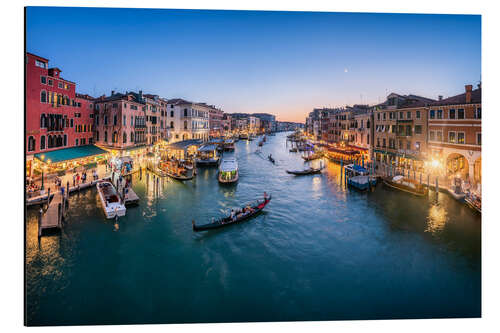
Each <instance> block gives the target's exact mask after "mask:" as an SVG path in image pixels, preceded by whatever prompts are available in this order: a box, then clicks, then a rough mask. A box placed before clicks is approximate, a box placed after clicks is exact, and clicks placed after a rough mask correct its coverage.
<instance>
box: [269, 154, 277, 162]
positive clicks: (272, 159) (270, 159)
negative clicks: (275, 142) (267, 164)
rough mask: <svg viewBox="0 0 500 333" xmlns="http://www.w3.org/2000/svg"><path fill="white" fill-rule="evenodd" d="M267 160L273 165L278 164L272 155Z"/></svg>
mask: <svg viewBox="0 0 500 333" xmlns="http://www.w3.org/2000/svg"><path fill="white" fill-rule="evenodd" d="M267 158H268V159H269V161H271V163H272V164H274V163H276V161H275V160H274V158H273V156H272V155H269V156H267Z"/></svg>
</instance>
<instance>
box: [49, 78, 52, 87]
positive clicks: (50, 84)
mask: <svg viewBox="0 0 500 333" xmlns="http://www.w3.org/2000/svg"><path fill="white" fill-rule="evenodd" d="M52 85H53V82H52V79H49V86H51V87H52Z"/></svg>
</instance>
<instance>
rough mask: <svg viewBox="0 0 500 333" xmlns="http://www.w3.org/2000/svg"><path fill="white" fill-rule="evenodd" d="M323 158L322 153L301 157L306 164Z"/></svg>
mask: <svg viewBox="0 0 500 333" xmlns="http://www.w3.org/2000/svg"><path fill="white" fill-rule="evenodd" d="M322 157H323V153H322V152H319V151H317V152H315V153H312V154H310V155H303V156H302V158H303V159H304V161H306V162H308V161H314V160H317V159H319V158H322Z"/></svg>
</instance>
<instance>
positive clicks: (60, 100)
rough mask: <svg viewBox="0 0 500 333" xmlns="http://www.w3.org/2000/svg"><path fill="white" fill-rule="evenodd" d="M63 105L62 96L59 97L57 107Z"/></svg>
mask: <svg viewBox="0 0 500 333" xmlns="http://www.w3.org/2000/svg"><path fill="white" fill-rule="evenodd" d="M61 104H62V95H57V105H61Z"/></svg>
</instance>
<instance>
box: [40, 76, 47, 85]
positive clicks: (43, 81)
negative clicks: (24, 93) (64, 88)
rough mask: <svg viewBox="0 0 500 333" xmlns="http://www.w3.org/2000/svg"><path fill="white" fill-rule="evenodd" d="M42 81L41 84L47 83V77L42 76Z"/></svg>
mask: <svg viewBox="0 0 500 333" xmlns="http://www.w3.org/2000/svg"><path fill="white" fill-rule="evenodd" d="M40 83H41V84H47V77H46V76H44V75H42V76H40Z"/></svg>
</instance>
